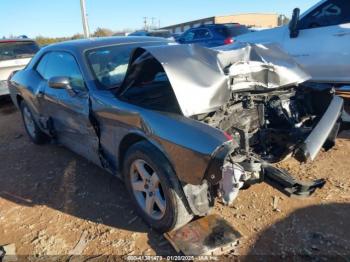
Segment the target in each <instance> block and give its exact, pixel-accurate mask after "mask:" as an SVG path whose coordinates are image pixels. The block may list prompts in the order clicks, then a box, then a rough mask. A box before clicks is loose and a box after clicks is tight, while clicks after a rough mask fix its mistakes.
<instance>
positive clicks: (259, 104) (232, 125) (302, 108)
mask: <svg viewBox="0 0 350 262" xmlns="http://www.w3.org/2000/svg"><path fill="white" fill-rule="evenodd" d="M332 97H333V90H332V89H327V90H322V91H320V90H314V89H311V88H309V87H305V86H304V87H303V86H299V87H289V88H282V89H276V90H269V91H265V92H241V93H234V94H233V95H232V97H231V99H230V102H229V103H227V104H226V105H224V106H222V107H221V108H220V109H219V110H217V111H215V112H212V113H209V114H205V115H198V116H194V117H193V118H195V119H196V120H199V121H201V122H204V123H206V124H208V125H210V126H212V127H215V128H218V129H220V130H222V131H224V132H225V133H226V134H227V135H228V136H231V137H232V139H233V140H234V141H236V142H238V144H239V147H238V148H237V149H236V150H234V152H232V153H231V154H230V156H229V157H228V158H227V159H226V161H225V164H224V166H223V171H222V180H221V181H220V183H219V195H220V196H221V197H222V200H223V202H224V203H226V204H228V205H229V204H231V203H232V202H233V200H234V199H235V198H236V197H237V195H238V191H239V189H241V188H242V187H243V186H244V185H249V184H253V183H256V182H261V181H262V179H263V178H262V176H264V173H265V171H266V170H267V169H268V168H269V169H270V171H271V172H277V173H278V172H283V171H281V170H278V169H273V166H272V165H271V164H272V163H277V162H280V161H282V160H284V159H286V158H288V157H291V156H294V157H295V158H297V159H298V160H299V161H304V159H303V158H302V157H300V156H299V155H298V154H299V149H300V147H301V145H302V144H303V142H304V141H305V140H306V139H307V137H308V136H309V134H310V133H311V132H312V130H313V129H314V128H315V126H316V125H317V124H318V122H319V121H320V119H321V117H322V116H323V114H324V113H325V111H326V110H327V108H328V106H329V105H330V102H331V100H332ZM337 128H338V127H337V126H336V127H335V128H334V130H333V133H332V134H330V135H329V137H328V138H327V141H326V142H325V143H324V145H323V147H324V148H325V149H329V148H331V147H332V146H333V145H334V141H335V138H336V133H337V132H338V129H337ZM277 175H281V176H282V177H283V176H285V177H288V176H289V175H288V174H287V173H285V174H282V173H281V174H277ZM292 183H294V182H293V181H292Z"/></svg>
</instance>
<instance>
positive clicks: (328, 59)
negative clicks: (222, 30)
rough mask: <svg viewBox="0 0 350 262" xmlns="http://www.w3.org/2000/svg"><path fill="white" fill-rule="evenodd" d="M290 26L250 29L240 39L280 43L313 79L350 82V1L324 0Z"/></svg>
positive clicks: (331, 82)
mask: <svg viewBox="0 0 350 262" xmlns="http://www.w3.org/2000/svg"><path fill="white" fill-rule="evenodd" d="M299 14H300V9H298V8H296V9H294V12H293V18H292V20H291V22H290V23H289V26H282V27H278V28H273V29H269V30H263V31H259V32H254V33H249V34H245V35H241V36H239V37H237V38H236V39H235V40H236V42H248V43H267V42H269V43H277V44H279V45H280V46H281V47H282V49H284V50H285V51H286V52H287V53H288V54H289V55H291V56H293V57H294V58H295V59H296V61H297V62H298V63H299V64H301V65H302V66H303V67H304V68H305V69H306V71H308V73H309V74H310V75H311V77H312V82H317V83H329V84H335V85H344V84H350V1H349V0H322V1H320V2H319V3H317V4H316V5H314V6H313V7H312V8H310V9H309V10H307V11H306V12H305V13H304V14H303V15H301V16H299Z"/></svg>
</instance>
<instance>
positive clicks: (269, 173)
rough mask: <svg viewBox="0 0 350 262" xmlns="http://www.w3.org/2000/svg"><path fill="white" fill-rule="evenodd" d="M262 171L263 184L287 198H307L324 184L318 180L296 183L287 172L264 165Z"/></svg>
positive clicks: (323, 181) (324, 182)
mask: <svg viewBox="0 0 350 262" xmlns="http://www.w3.org/2000/svg"><path fill="white" fill-rule="evenodd" d="M263 169H264V178H263V180H264V182H266V183H267V184H269V185H270V186H272V187H274V188H276V189H277V190H279V191H280V192H282V193H283V194H285V195H287V196H288V197H297V198H303V197H309V196H311V195H312V194H313V193H314V192H315V191H316V189H321V188H322V187H323V186H324V185H325V184H326V181H325V180H324V179H319V180H316V181H314V182H311V183H305V182H301V181H298V180H296V179H295V178H293V177H292V176H291V175H290V174H289V173H288V172H287V171H285V170H282V169H279V168H277V167H274V166H272V165H269V164H265V165H264V167H263Z"/></svg>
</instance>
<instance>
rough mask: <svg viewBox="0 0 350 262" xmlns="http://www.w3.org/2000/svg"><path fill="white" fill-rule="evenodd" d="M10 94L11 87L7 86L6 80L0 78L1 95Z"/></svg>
mask: <svg viewBox="0 0 350 262" xmlns="http://www.w3.org/2000/svg"><path fill="white" fill-rule="evenodd" d="M8 94H10V91H9V88H8V86H7V81H6V80H0V96H4V95H8Z"/></svg>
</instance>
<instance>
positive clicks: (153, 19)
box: [151, 17, 156, 29]
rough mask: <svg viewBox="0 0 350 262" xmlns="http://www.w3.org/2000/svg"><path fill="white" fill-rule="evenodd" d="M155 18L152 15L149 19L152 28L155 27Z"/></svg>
mask: <svg viewBox="0 0 350 262" xmlns="http://www.w3.org/2000/svg"><path fill="white" fill-rule="evenodd" d="M155 20H156V18H155V17H152V18H151V21H152V24H151V27H152V29H154V28H155V25H154V21H155Z"/></svg>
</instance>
